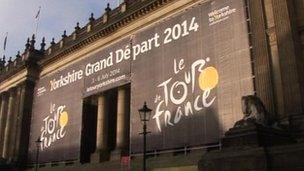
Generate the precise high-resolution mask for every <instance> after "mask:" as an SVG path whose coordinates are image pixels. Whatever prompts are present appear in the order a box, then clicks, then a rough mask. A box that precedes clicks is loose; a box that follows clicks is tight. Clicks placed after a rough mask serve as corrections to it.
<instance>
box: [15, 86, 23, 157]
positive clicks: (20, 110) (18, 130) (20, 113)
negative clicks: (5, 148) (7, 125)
mask: <svg viewBox="0 0 304 171" xmlns="http://www.w3.org/2000/svg"><path fill="white" fill-rule="evenodd" d="M18 93H19V94H20V97H19V106H18V113H17V117H16V121H17V123H16V139H15V141H16V142H15V148H14V151H13V156H16V157H17V159H18V155H19V154H18V152H19V147H20V145H21V144H20V138H21V132H22V130H21V126H22V119H23V108H24V98H25V97H24V96H25V86H24V85H21V86H19V92H18Z"/></svg>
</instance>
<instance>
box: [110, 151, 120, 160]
mask: <svg viewBox="0 0 304 171" xmlns="http://www.w3.org/2000/svg"><path fill="white" fill-rule="evenodd" d="M121 153H122V151H121V150H120V149H116V150H114V151H111V158H110V160H111V161H117V160H120V158H121Z"/></svg>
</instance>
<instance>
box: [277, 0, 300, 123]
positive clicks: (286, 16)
mask: <svg viewBox="0 0 304 171" xmlns="http://www.w3.org/2000/svg"><path fill="white" fill-rule="evenodd" d="M272 8H273V13H274V14H275V15H274V24H275V33H276V40H277V46H278V52H279V53H278V56H279V63H280V69H281V79H282V85H283V87H282V88H283V100H284V103H283V104H284V114H285V118H286V120H287V118H288V116H292V115H297V114H303V111H304V77H303V76H302V74H303V72H304V69H303V68H304V64H303V63H304V60H303V57H301V46H300V36H299V32H298V28H297V24H296V19H295V18H296V16H295V14H294V12H295V10H294V1H290V0H272Z"/></svg>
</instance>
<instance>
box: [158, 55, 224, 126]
mask: <svg viewBox="0 0 304 171" xmlns="http://www.w3.org/2000/svg"><path fill="white" fill-rule="evenodd" d="M209 62H210V58H206V59H198V60H196V61H194V62H193V63H192V64H191V63H190V66H187V65H186V62H185V60H184V59H179V60H176V59H174V61H173V70H174V72H173V74H172V76H171V77H170V78H168V79H167V80H165V81H163V82H161V83H160V84H158V85H157V88H158V89H159V90H158V92H159V93H158V94H157V95H156V96H155V99H154V103H156V110H155V114H154V116H153V119H154V120H155V122H156V124H157V127H158V130H159V131H162V127H163V126H165V127H167V126H174V125H176V124H178V123H179V122H180V121H181V119H182V118H185V117H189V116H191V115H193V114H195V113H199V112H200V111H202V110H203V109H204V108H209V107H211V106H212V104H213V103H214V101H215V99H216V96H215V95H213V96H212V95H211V91H212V90H213V89H214V88H215V87H216V86H217V84H218V81H219V74H218V71H217V69H216V68H215V67H213V66H208V63H209ZM177 78H181V79H179V80H177ZM197 87H198V88H197ZM197 89H198V91H196V92H195V90H197ZM189 97H191V99H189ZM193 97H194V99H193ZM172 105H174V108H175V109H173V110H172V108H170V109H169V106H172Z"/></svg>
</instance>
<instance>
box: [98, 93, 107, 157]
mask: <svg viewBox="0 0 304 171" xmlns="http://www.w3.org/2000/svg"><path fill="white" fill-rule="evenodd" d="M107 124H108V123H107V114H106V106H105V97H104V95H100V96H99V97H98V110H97V130H96V151H97V152H98V151H103V150H106V149H107V142H108V138H107V137H108V136H107V130H108V126H107Z"/></svg>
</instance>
